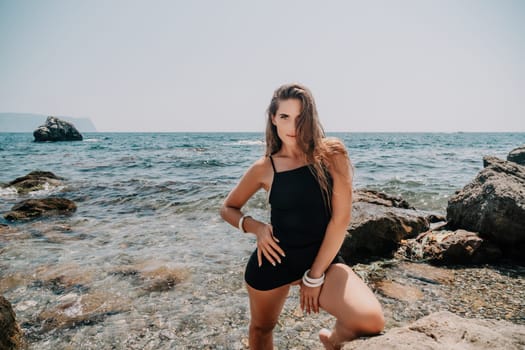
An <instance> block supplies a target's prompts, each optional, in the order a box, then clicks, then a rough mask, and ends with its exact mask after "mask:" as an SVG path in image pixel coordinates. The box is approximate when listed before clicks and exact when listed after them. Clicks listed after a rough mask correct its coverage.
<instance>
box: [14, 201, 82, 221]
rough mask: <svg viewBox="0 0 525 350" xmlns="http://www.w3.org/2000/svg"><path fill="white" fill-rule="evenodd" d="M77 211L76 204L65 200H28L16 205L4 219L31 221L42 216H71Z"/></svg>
mask: <svg viewBox="0 0 525 350" xmlns="http://www.w3.org/2000/svg"><path fill="white" fill-rule="evenodd" d="M76 210H77V206H76V205H75V203H74V202H73V201H71V200H69V199H65V198H58V197H49V198H43V199H27V200H24V201H22V202H20V203H17V204H15V205H14V206H13V208H11V211H10V212H8V213H6V214H5V215H4V218H5V219H6V220H9V221H15V220H29V219H35V218H38V217H41V216H54V215H71V214H72V213H73V212H75V211H76Z"/></svg>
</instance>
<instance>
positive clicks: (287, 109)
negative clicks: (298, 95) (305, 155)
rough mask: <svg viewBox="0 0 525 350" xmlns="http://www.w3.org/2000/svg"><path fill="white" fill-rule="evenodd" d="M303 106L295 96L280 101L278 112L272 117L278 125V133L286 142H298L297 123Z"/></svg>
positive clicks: (289, 143)
mask: <svg viewBox="0 0 525 350" xmlns="http://www.w3.org/2000/svg"><path fill="white" fill-rule="evenodd" d="M301 107H302V106H301V101H300V100H298V99H295V98H291V99H287V100H281V101H279V107H278V108H277V112H276V113H275V115H274V116H273V117H272V124H273V125H275V126H276V128H277V135H278V136H279V138H280V139H281V141H282V142H283V143H284V144H288V145H295V144H296V136H297V135H296V125H297V118H299V115H300V114H301Z"/></svg>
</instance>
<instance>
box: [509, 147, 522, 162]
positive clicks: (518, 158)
mask: <svg viewBox="0 0 525 350" xmlns="http://www.w3.org/2000/svg"><path fill="white" fill-rule="evenodd" d="M507 160H508V161H509V162H514V163H518V164H521V165H525V145H523V146H520V147H517V148H514V149H513V150H512V151H510V153H509V154H508V155H507Z"/></svg>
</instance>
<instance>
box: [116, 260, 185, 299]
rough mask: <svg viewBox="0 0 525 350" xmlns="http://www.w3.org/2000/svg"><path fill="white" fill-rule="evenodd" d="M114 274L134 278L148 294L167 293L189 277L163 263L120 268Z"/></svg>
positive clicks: (148, 263) (144, 263)
mask: <svg viewBox="0 0 525 350" xmlns="http://www.w3.org/2000/svg"><path fill="white" fill-rule="evenodd" d="M111 273H112V274H115V275H122V276H132V277H133V278H134V279H135V283H137V284H140V285H142V288H143V290H145V291H147V292H165V291H168V290H171V289H173V288H174V287H175V286H176V285H177V284H179V283H180V282H182V281H184V280H185V279H186V278H187V277H188V274H189V273H188V271H187V270H185V269H181V268H173V267H169V266H167V265H166V263H165V262H163V261H156V260H154V261H145V262H142V263H138V264H134V265H124V266H119V267H116V268H115V269H113V271H111Z"/></svg>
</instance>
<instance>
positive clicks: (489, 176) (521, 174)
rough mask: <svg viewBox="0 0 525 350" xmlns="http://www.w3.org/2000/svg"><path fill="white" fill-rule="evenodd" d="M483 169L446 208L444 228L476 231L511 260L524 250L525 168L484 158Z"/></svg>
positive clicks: (452, 198) (495, 159)
mask: <svg viewBox="0 0 525 350" xmlns="http://www.w3.org/2000/svg"><path fill="white" fill-rule="evenodd" d="M483 162H484V165H485V169H483V170H481V171H480V172H479V173H478V175H477V176H476V178H475V179H474V180H473V181H472V182H471V183H469V184H468V185H466V186H465V187H464V188H463V189H462V190H461V191H458V192H456V194H455V195H454V196H453V197H451V198H450V200H449V202H448V206H447V221H448V227H449V228H451V229H459V228H462V229H465V230H468V231H473V232H478V233H479V234H480V237H482V238H486V239H489V240H490V241H492V242H494V243H496V244H498V245H499V246H500V247H502V249H504V250H505V251H509V253H510V254H511V255H513V256H514V257H518V258H519V255H521V256H523V254H518V255H516V253H518V252H519V250H520V249H521V248H523V247H525V166H521V165H518V164H516V163H513V162H508V161H504V160H501V159H498V158H496V157H484V158H483Z"/></svg>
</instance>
